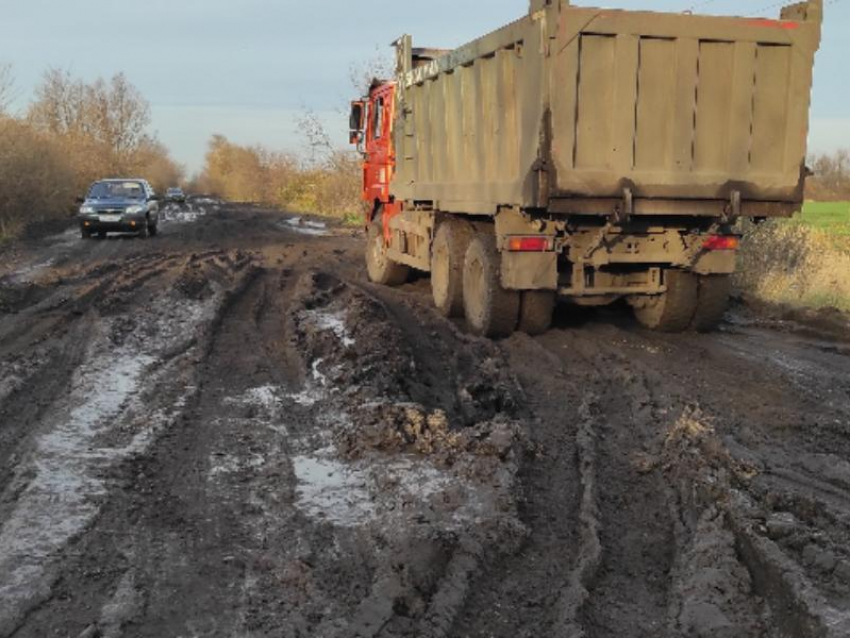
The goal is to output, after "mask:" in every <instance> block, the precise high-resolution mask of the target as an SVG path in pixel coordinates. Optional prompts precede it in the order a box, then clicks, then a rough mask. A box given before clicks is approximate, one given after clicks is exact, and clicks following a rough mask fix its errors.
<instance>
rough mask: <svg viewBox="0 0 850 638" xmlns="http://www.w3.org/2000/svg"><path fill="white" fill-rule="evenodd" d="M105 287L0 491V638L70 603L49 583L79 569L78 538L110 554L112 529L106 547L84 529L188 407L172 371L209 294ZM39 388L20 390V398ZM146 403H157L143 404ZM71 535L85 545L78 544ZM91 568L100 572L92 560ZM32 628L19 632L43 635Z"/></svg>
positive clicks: (122, 282) (129, 284)
mask: <svg viewBox="0 0 850 638" xmlns="http://www.w3.org/2000/svg"><path fill="white" fill-rule="evenodd" d="M153 260H154V262H155V261H156V258H154V259H153ZM156 268H157V267H156V266H154V269H156ZM177 271H178V273H179V271H180V269H177ZM139 272H140V276H141V278H142V280H143V282H149V281H151V279H152V278H151V277H149V276H148V274H149V273H148V271H147V269H141V270H140V271H139ZM126 274H128V275H129V273H126ZM116 281H117V284H118V285H117V286H115V287H114V288H117V289H118V294H116V295H115V296H109V295H107V296H106V298H105V299H104V298H103V297H97V303H95V304H94V305H93V306H92V307H91V309H90V310H89V311H88V312H87V314H86V315H83V316H82V317H81V319H80V321H81V322H84V323H85V324H86V325H87V326H88V328H87V330H88V338H87V339H86V341H84V342H82V343H81V345H80V347H81V349H82V351H83V354H82V355H81V356H80V357H78V361H77V362H76V365H74V366H71V367H68V368H67V369H66V371H65V372H64V375H65V376H64V379H65V383H63V384H62V385H66V386H67V389H64V388H61V385H60V386H59V387H58V388H54V389H55V390H57V392H56V394H54V395H51V397H50V399H49V400H48V402H47V405H46V407H44V409H43V410H42V411H41V412H40V413H39V414H38V415H36V416H37V419H38V420H37V422H36V427H32V428H30V430H31V431H28V432H26V433H25V436H24V438H22V440H21V443H20V444H19V445H18V446H17V448H18V449H17V453H18V454H19V456H20V459H19V463H18V464H17V466H16V467H15V468H14V473H13V475H12V477H11V480H10V482H9V483H8V484H6V485H4V486H3V507H4V510H5V516H4V522H3V527H2V532H0V557H2V558H0V560H2V569H0V573H2V574H3V577H2V579H0V591H2V595H3V597H4V600H5V602H6V603H7V604H6V605H4V609H3V613H2V614H0V634H2V635H12V634H13V633H14V635H27V631H29V630H30V627H31V626H36V627H37V626H38V625H39V620H40V619H41V620H43V619H49V618H50V616H51V613H52V612H53V611H55V606H56V605H57V604H58V605H59V606H60V607H61V606H62V602H61V599H62V598H63V597H67V598H73V596H75V595H77V594H79V593H80V591H79V590H81V589H85V587H81V586H80V583H76V586H75V587H73V588H72V590H70V591H69V590H65V589H64V586H63V580H64V579H62V578H61V576H62V574H64V573H67V567H68V566H67V563H71V564H74V563H81V564H85V554H86V551H85V549H84V548H85V545H86V542H85V541H90V540H91V539H92V538H94V537H96V538H97V539H98V540H99V541H101V542H102V543H103V547H104V550H102V551H106V548H109V547H110V546H112V545H114V543H113V542H110V541H109V540H108V538H109V536H111V535H112V532H110V534H108V535H107V539H106V542H103V541H104V540H105V539H104V537H103V535H102V534H98V533H97V532H95V533H93V534H88V532H90V531H91V529H92V525H93V524H94V529H97V521H98V518H99V516H100V514H101V513H102V511H103V509H104V507H105V506H106V505H107V504H108V503H109V501H110V497H111V495H112V494H114V486H115V476H114V474H115V472H116V471H117V470H119V469H120V468H121V467H123V466H124V464H125V463H126V461H127V460H128V459H132V458H133V457H136V456H138V455H140V454H143V453H144V452H145V450H146V449H147V448H148V447H149V446H150V445H151V443H152V442H153V441H154V440H155V439H156V438H157V437H158V436H160V435H161V433H162V432H163V431H164V430H167V429H168V427H170V425H171V424H173V422H174V421H175V420H176V418H177V417H178V416H179V413H180V411H181V409H182V407H183V406H184V405H185V402H186V401H187V399H188V395H187V394H186V391H185V390H184V387H181V385H180V381H184V382H186V383H188V378H187V377H186V376H185V375H181V374H179V370H180V369H181V367H182V368H183V369H185V362H186V361H187V360H191V359H192V358H193V357H194V356H195V353H194V352H193V350H192V346H193V343H194V342H195V341H196V339H197V338H198V336H199V331H200V332H202V331H203V329H204V325H205V323H206V319H205V317H207V316H211V315H213V314H214V312H215V310H214V307H215V306H216V305H217V303H218V301H217V300H218V299H219V295H218V293H216V292H215V291H213V290H212V289H210V290H209V291H208V293H207V294H205V295H202V296H200V297H196V298H194V299H193V298H185V297H182V296H181V294H180V293H179V285H178V286H177V287H176V288H175V289H172V292H173V294H170V295H167V296H166V297H161V296H159V295H154V296H151V295H150V292H151V288H152V286H147V285H146V283H140V282H136V283H137V285H133V283H134V282H133V280H132V276H128V277H125V278H122V277H118V278H117V279H112V280H109V278H108V280H107V281H105V282H103V284H102V285H103V286H104V287H105V289H106V290H108V291H110V292H111V291H112V290H113V289H114V288H110V287H109V286H110V285H111V284H112V285H114V284H115V282H116ZM156 283H157V284H158V285H160V286H164V285H167V282H166V281H159V282H156ZM177 283H178V284H179V281H178V282H177ZM139 297H141V298H142V299H145V300H146V301H142V300H141V299H139ZM148 299H150V300H151V301H147V300H148ZM141 303H144V304H145V306H144V307H145V311H144V312H140V311H139V310H138V309H135V310H134V312H133V314H132V315H131V316H128V315H127V313H126V311H124V312H121V309H122V308H126V307H127V304H135V305H136V306H138V305H140V304H141ZM100 304H102V306H101V308H98V307H97V306H98V305H100ZM73 334H74V333H73V332H71V336H72V337H73ZM66 338H67V337H66ZM35 380H36V381H37V379H35ZM175 382H177V383H176V386H175V385H172V384H174V383H175ZM49 389H50V388H49V387H44V386H40V385H39V386H36V387H32V386H30V387H26V388H25V390H26V391H27V392H28V393H39V392H44V391H47V390H49ZM188 393H189V394H191V387H189V388H188ZM159 395H162V396H159ZM156 398H160V399H166V400H165V401H163V402H162V403H157V402H156V401H155V400H154V401H151V399H156ZM12 407H14V406H12ZM22 416H23V415H22V414H18V415H17V418H18V419H20V418H21V417H22ZM16 425H18V426H20V425H21V423H16ZM81 534H82V535H83V536H82V537H81V536H80V535H81ZM79 538H83V539H85V541H84V542H83V543H82V545H80V543H79V542H78V540H77V539H79ZM98 551H101V550H98ZM81 556H82V557H81ZM92 564H93V565H95V567H94V572H95V574H96V575H101V574H102V573H103V571H104V570H103V569H102V568H100V567H96V566H97V565H99V564H100V563H99V561H93V563H92ZM107 564H108V563H107ZM96 579H97V578H96ZM57 582H58V583H59V584H58V586H57V585H56V583H57ZM63 590H64V593H63ZM57 601H59V602H57ZM72 615H86V612H85V611H83V610H80V611H79V612H78V614H72ZM24 623H26V625H27V627H26V629H25V628H24ZM83 626H84V625H83ZM39 631H40V630H38V629H36V630H35V633H34V634H30V635H43V634H40V633H39Z"/></svg>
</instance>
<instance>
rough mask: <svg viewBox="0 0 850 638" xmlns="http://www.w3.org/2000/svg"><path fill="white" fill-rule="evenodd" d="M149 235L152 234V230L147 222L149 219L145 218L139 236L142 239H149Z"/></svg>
mask: <svg viewBox="0 0 850 638" xmlns="http://www.w3.org/2000/svg"><path fill="white" fill-rule="evenodd" d="M149 235H150V232H149V227H148V222H147V220H145V222H144V223H143V224H142V227H141V229H140V230H139V238H140V239H147V238H148V236H149Z"/></svg>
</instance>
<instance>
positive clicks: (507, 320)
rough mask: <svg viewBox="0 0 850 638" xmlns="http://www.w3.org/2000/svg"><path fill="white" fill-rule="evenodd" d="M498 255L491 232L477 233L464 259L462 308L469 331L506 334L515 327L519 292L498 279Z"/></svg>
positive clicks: (490, 334)
mask: <svg viewBox="0 0 850 638" xmlns="http://www.w3.org/2000/svg"><path fill="white" fill-rule="evenodd" d="M500 264H501V257H500V255H499V251H498V249H497V248H496V238H495V236H494V235H493V234H492V233H491V232H486V231H483V232H477V233H476V235H475V237H474V238H473V239H472V241H471V242H470V243H469V248H467V250H466V256H465V257H464V260H463V310H464V314H465V315H466V323H467V326H468V327H469V330H470V331H471V332H472V333H474V334H476V335H479V336H482V337H492V338H497V337H507V336H509V335H510V334H511V333H513V331H514V330H515V329H516V327H517V321H518V318H519V306H520V293H519V292H518V291H516V290H505V289H504V288H502V284H501V282H500V277H499V272H500Z"/></svg>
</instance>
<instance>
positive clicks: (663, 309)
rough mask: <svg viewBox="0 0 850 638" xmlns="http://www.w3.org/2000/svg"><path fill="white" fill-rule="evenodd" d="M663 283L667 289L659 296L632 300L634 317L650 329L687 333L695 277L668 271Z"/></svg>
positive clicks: (693, 304)
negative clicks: (685, 331)
mask: <svg viewBox="0 0 850 638" xmlns="http://www.w3.org/2000/svg"><path fill="white" fill-rule="evenodd" d="M664 283H665V284H666V286H667V290H666V291H665V292H663V293H661V294H660V295H652V296H651V297H639V298H637V299H634V300H632V301H631V304H632V306H633V308H634V313H635V317H636V318H637V320H638V321H639V322H640V323H641V324H642V325H644V326H646V327H647V328H651V329H652V330H660V331H662V332H681V331H683V330H687V329H688V327H689V326H690V324H691V320H692V319H693V317H694V313H695V311H696V307H697V298H698V297H697V293H698V285H697V278H696V276H695V275H693V274H691V273H689V272H685V271H683V270H667V271H666V272H665V273H664Z"/></svg>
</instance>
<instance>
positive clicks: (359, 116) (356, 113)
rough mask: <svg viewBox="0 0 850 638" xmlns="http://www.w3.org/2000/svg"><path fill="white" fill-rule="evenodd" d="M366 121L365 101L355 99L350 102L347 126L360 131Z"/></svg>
mask: <svg viewBox="0 0 850 638" xmlns="http://www.w3.org/2000/svg"><path fill="white" fill-rule="evenodd" d="M365 122H366V103H365V102H364V101H363V100H355V101H354V102H352V103H351V115H350V116H349V118H348V128H349V129H350V130H352V131H362V130H363V125H364V124H365Z"/></svg>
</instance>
